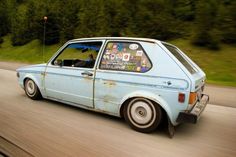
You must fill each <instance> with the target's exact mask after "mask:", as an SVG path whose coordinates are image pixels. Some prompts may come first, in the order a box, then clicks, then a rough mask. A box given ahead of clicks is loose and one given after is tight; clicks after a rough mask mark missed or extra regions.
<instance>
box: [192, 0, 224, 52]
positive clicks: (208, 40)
mask: <svg viewBox="0 0 236 157" xmlns="http://www.w3.org/2000/svg"><path fill="white" fill-rule="evenodd" d="M217 5H218V3H217V1H215V0H209V1H204V0H199V1H198V3H197V8H196V9H197V10H196V28H195V35H194V38H193V43H194V44H195V45H198V46H206V47H209V48H210V49H218V48H219V41H220V33H219V30H218V29H217V17H218V6H217Z"/></svg>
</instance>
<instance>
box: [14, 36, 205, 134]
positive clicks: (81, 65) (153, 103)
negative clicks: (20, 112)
mask: <svg viewBox="0 0 236 157" xmlns="http://www.w3.org/2000/svg"><path fill="white" fill-rule="evenodd" d="M17 76H18V81H19V84H20V86H21V87H22V88H23V89H24V90H25V93H26V95H27V96H28V97H30V98H31V99H38V98H40V97H43V98H46V99H51V100H55V101H60V102H63V103H66V104H70V105H74V106H78V107H82V108H86V109H89V110H94V111H98V112H102V113H107V114H110V115H114V116H118V117H124V118H125V120H126V121H127V122H128V124H129V125H130V126H131V127H132V128H133V129H135V130H137V131H140V132H151V131H153V130H154V129H156V128H157V126H158V125H159V124H160V122H161V120H162V119H163V117H164V116H166V117H167V119H168V122H169V131H170V132H171V130H172V132H173V128H174V126H176V125H177V124H179V123H183V122H190V123H196V122H197V121H198V119H199V117H200V115H201V113H202V111H203V110H204V108H205V106H206V105H207V103H208V100H209V97H208V96H207V95H205V94H203V89H204V84H205V74H204V72H203V71H202V70H201V69H200V68H199V67H198V66H197V65H196V64H195V63H194V62H193V61H192V60H191V59H190V58H188V57H187V56H186V55H185V54H184V53H183V52H182V51H181V50H180V49H179V48H177V47H176V46H173V45H171V44H169V43H166V42H162V41H158V40H154V39H144V38H123V37H104V38H102V37H101V38H86V39H75V40H70V41H68V42H67V43H66V44H65V45H64V46H62V47H61V48H60V49H59V50H58V52H57V53H56V54H55V55H54V56H53V57H52V58H51V59H50V60H49V61H48V63H47V64H39V65H33V66H27V67H22V68H19V69H17Z"/></svg>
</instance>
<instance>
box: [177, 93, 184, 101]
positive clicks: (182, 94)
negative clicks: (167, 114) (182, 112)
mask: <svg viewBox="0 0 236 157" xmlns="http://www.w3.org/2000/svg"><path fill="white" fill-rule="evenodd" d="M178 100H179V102H180V103H184V101H185V94H184V93H179V98H178Z"/></svg>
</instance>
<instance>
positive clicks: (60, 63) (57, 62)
mask: <svg viewBox="0 0 236 157" xmlns="http://www.w3.org/2000/svg"><path fill="white" fill-rule="evenodd" d="M54 65H58V66H60V67H61V66H62V60H61V59H57V60H55V61H54Z"/></svg>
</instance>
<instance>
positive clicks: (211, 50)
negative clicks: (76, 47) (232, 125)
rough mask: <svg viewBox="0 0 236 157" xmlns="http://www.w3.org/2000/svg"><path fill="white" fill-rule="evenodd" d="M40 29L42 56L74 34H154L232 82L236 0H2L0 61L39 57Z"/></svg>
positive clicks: (210, 75)
mask: <svg viewBox="0 0 236 157" xmlns="http://www.w3.org/2000/svg"><path fill="white" fill-rule="evenodd" d="M44 16H46V17H47V19H44ZM44 30H45V44H46V46H45V59H46V60H47V59H49V58H50V57H51V55H52V54H54V53H55V52H56V51H57V49H58V48H59V47H60V46H62V44H63V43H64V42H66V41H67V40H69V39H73V38H82V37H97V36H125V37H145V38H154V39H158V40H163V41H167V42H170V43H172V44H174V45H176V46H177V47H179V48H180V49H182V50H183V51H184V52H185V53H186V54H187V55H188V56H189V57H190V58H192V59H193V60H194V61H195V62H196V63H197V64H198V65H199V66H200V67H201V68H202V69H203V70H204V71H205V72H206V73H207V79H208V80H207V82H208V83H212V84H218V85H224V86H225V85H227V86H236V0H207V1H206V0H0V61H14V62H24V63H41V62H43V57H42V47H43V46H42V45H43V43H44Z"/></svg>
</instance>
